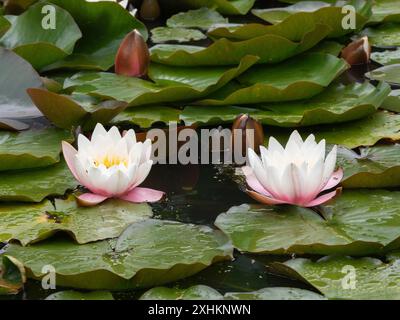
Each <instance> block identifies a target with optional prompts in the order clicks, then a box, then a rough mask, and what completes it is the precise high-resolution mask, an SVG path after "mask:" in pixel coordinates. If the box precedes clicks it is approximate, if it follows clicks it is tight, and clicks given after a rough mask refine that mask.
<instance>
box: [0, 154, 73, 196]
mask: <svg viewBox="0 0 400 320" xmlns="http://www.w3.org/2000/svg"><path fill="white" fill-rule="evenodd" d="M77 185H78V183H77V182H76V181H75V179H74V177H73V176H72V174H71V172H70V170H69V169H68V167H67V165H66V164H65V162H64V161H61V162H59V163H57V164H55V165H52V166H49V167H45V168H38V169H30V170H29V171H28V170H16V171H8V172H2V173H0V201H20V202H40V201H42V200H43V199H44V198H46V197H47V196H50V195H64V194H65V192H66V191H67V190H73V189H75V188H76V187H77Z"/></svg>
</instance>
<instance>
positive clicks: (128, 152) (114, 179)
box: [62, 124, 164, 206]
mask: <svg viewBox="0 0 400 320" xmlns="http://www.w3.org/2000/svg"><path fill="white" fill-rule="evenodd" d="M62 149H63V154H64V158H65V161H66V162H67V165H68V167H69V169H70V170H71V172H72V174H73V175H74V177H75V179H76V180H78V181H79V183H80V184H81V185H83V186H84V187H86V188H87V189H88V190H89V191H90V192H89V193H84V194H82V195H81V196H79V197H78V200H79V202H80V204H82V205H85V206H94V205H96V204H99V203H101V202H103V201H105V200H106V199H108V198H119V199H122V200H126V201H130V202H135V203H140V202H156V201H159V200H160V199H161V198H162V197H163V195H164V193H163V192H161V191H157V190H153V189H148V188H141V187H139V185H140V184H141V183H142V182H143V181H144V180H145V179H146V178H147V176H148V175H149V173H150V170H151V167H152V165H153V161H152V160H151V159H150V157H151V141H150V140H149V139H148V140H146V141H145V142H144V143H142V142H137V141H136V135H135V132H134V131H133V130H129V131H127V132H126V134H124V136H121V134H120V132H119V130H118V128H117V127H112V128H111V129H110V130H109V131H108V132H107V131H106V130H105V129H104V127H103V126H102V125H101V124H97V125H96V128H95V129H94V131H93V134H92V137H91V140H89V139H87V138H86V137H85V136H84V135H82V134H80V135H79V137H78V150H76V149H75V148H74V147H73V146H71V145H70V144H69V143H68V142H65V141H63V142H62Z"/></svg>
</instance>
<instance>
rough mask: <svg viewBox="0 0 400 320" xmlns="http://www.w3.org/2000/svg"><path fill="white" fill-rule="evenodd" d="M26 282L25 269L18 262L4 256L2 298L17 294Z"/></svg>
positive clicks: (0, 274)
mask: <svg viewBox="0 0 400 320" xmlns="http://www.w3.org/2000/svg"><path fill="white" fill-rule="evenodd" d="M25 281H26V278H25V270H24V267H23V266H21V264H20V263H19V262H18V261H17V260H15V259H13V258H11V257H6V256H4V257H3V259H2V263H1V265H0V296H2V295H9V294H17V293H18V292H19V291H20V290H21V289H22V288H23V285H24V282H25Z"/></svg>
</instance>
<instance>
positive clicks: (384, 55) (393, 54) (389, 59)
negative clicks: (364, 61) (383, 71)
mask: <svg viewBox="0 0 400 320" xmlns="http://www.w3.org/2000/svg"><path fill="white" fill-rule="evenodd" d="M371 59H372V60H374V61H376V62H378V63H380V64H383V65H384V66H386V65H389V64H398V63H400V48H397V49H396V50H386V51H382V52H373V53H372V54H371Z"/></svg>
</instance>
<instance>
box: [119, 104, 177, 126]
mask: <svg viewBox="0 0 400 320" xmlns="http://www.w3.org/2000/svg"><path fill="white" fill-rule="evenodd" d="M180 113H181V110H180V109H176V108H172V107H167V106H144V107H135V108H129V109H126V110H125V111H123V112H121V113H120V114H119V115H117V116H116V117H115V118H114V119H113V120H112V123H128V124H135V125H137V126H139V127H141V128H150V127H151V126H152V125H153V124H155V123H162V124H165V125H168V123H169V122H179V121H180V119H179V115H180Z"/></svg>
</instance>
